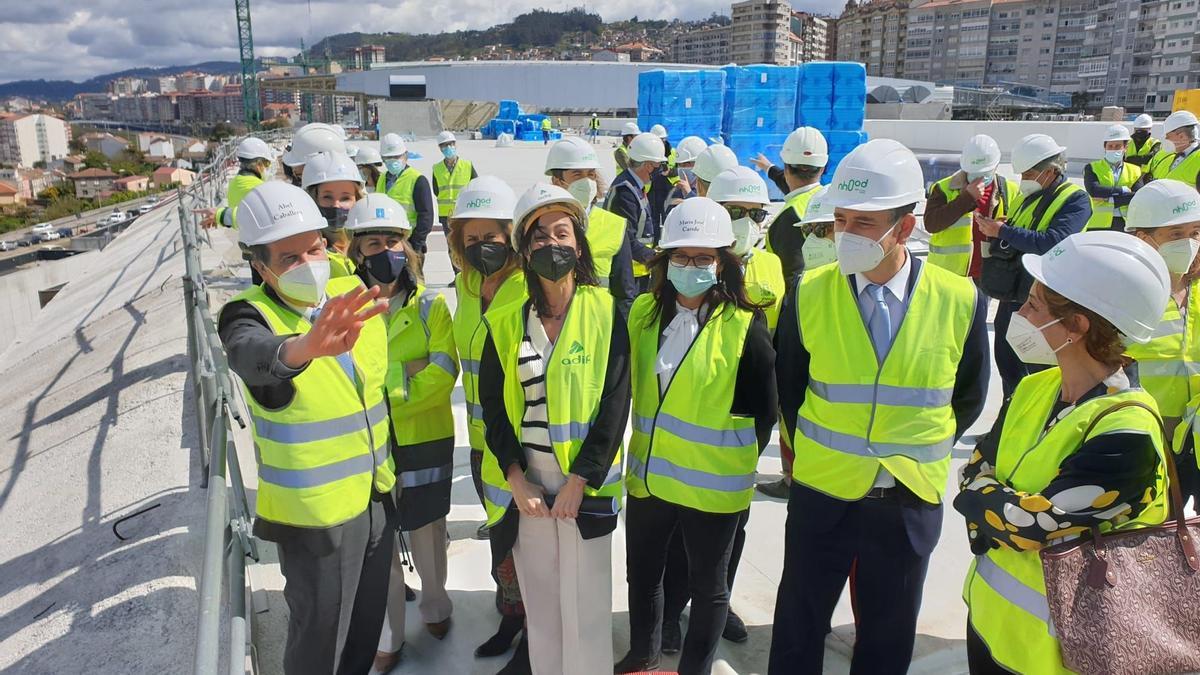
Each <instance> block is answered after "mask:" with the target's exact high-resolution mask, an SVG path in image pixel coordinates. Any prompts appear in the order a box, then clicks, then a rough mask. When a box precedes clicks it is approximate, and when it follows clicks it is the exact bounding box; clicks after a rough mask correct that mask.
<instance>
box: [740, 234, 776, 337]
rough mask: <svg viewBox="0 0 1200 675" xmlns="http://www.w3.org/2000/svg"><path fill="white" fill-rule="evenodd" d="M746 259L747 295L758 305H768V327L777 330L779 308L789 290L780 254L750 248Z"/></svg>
mask: <svg viewBox="0 0 1200 675" xmlns="http://www.w3.org/2000/svg"><path fill="white" fill-rule="evenodd" d="M747 255H748V258H746V259H745V263H744V264H745V272H744V274H745V283H746V296H747V297H749V298H750V302H753V303H754V304H756V305H766V307H764V308H763V313H764V314H766V315H767V327H768V328H770V329H771V332H772V333H774V332H775V325H776V324H778V323H779V308H780V305H782V304H783V295H784V293H785V292H786V291H787V285H786V284H787V282H786V281H784V280H783V263H781V262H780V261H779V256H777V255H775V254H774V253H771V252H770V251H764V250H762V249H760V248H759V249H750V252H749V253H748V254H747Z"/></svg>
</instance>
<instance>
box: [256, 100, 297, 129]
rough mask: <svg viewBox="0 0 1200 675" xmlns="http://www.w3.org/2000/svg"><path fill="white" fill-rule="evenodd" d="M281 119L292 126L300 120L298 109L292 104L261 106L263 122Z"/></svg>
mask: <svg viewBox="0 0 1200 675" xmlns="http://www.w3.org/2000/svg"><path fill="white" fill-rule="evenodd" d="M281 117H282V118H285V119H287V121H288V124H292V125H294V124H296V122H297V121H298V120H299V119H300V109H299V108H298V107H297V106H296V104H294V103H268V104H266V105H264V106H263V117H262V118H263V121H264V122H266V121H268V120H273V119H278V118H281Z"/></svg>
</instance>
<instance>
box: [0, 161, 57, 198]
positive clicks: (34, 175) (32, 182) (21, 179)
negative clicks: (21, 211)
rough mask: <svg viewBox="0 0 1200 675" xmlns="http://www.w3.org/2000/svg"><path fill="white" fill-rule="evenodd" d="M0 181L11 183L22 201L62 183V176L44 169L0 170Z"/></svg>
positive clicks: (35, 196)
mask: <svg viewBox="0 0 1200 675" xmlns="http://www.w3.org/2000/svg"><path fill="white" fill-rule="evenodd" d="M0 180H2V181H5V182H7V183H11V184H12V185H14V186H15V187H16V188H17V194H18V195H20V197H21V199H22V200H23V201H26V202H29V201H33V200H34V199H36V198H37V196H38V195H39V194H41V193H42V192H43V191H44V190H46V188H48V187H51V186H53V185H54V184H56V183H59V182H61V181H62V174H60V173H58V172H56V171H49V170H45V169H9V168H4V169H0Z"/></svg>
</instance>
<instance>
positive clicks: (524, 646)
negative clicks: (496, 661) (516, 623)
mask: <svg viewBox="0 0 1200 675" xmlns="http://www.w3.org/2000/svg"><path fill="white" fill-rule="evenodd" d="M496 675H533V670H532V669H530V667H529V640H528V639H527V638H526V637H525V634H524V633H522V634H521V641H520V642H519V643H517V650H516V651H515V652H513V655H512V658H511V659H509V660H508V663H506V664H504V667H503V668H501V669H500V672H498V673H496Z"/></svg>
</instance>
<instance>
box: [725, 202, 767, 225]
mask: <svg viewBox="0 0 1200 675" xmlns="http://www.w3.org/2000/svg"><path fill="white" fill-rule="evenodd" d="M725 210H726V211H728V212H729V217H730V218H733V219H734V220H737V219H738V218H749V219H750V220H753V221H754V222H756V223H762V221H764V220H766V219H767V210H766V209H760V208H753V209H748V208H746V207H744V206H726V207H725Z"/></svg>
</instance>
